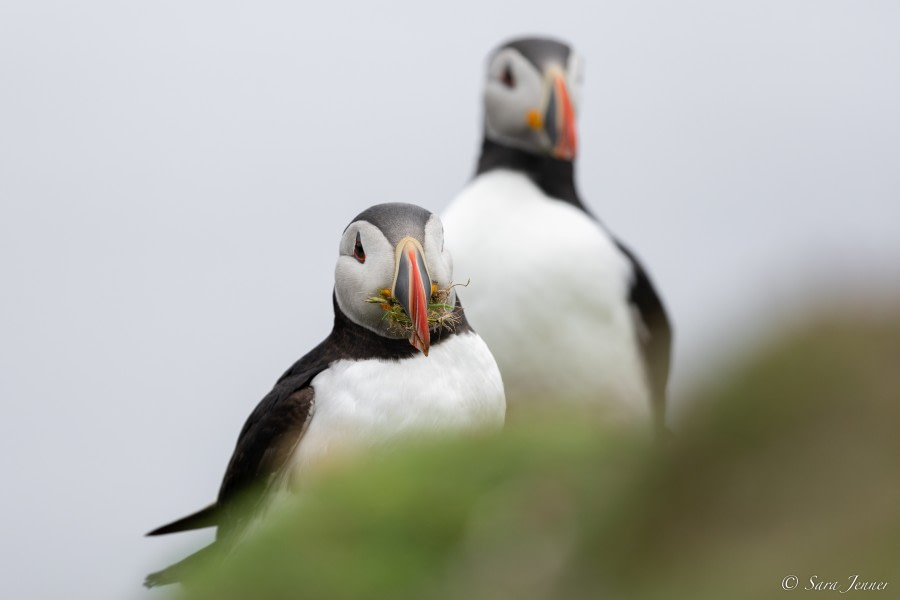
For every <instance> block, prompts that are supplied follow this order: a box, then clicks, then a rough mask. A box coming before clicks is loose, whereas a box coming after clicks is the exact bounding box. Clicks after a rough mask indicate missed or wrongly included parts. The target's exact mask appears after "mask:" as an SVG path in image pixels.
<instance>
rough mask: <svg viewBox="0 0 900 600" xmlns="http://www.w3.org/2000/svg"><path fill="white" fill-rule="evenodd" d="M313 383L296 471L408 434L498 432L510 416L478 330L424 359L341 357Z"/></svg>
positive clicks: (453, 338) (447, 342) (442, 345)
mask: <svg viewBox="0 0 900 600" xmlns="http://www.w3.org/2000/svg"><path fill="white" fill-rule="evenodd" d="M311 385H312V387H313V389H314V390H315V412H314V415H313V417H312V419H311V421H310V424H309V427H308V429H307V431H306V433H305V434H304V436H303V438H302V439H301V440H300V443H299V444H298V446H297V448H296V450H295V451H294V455H293V457H292V463H293V464H292V467H293V469H292V470H293V473H295V474H296V473H298V472H302V471H303V470H304V469H306V468H308V467H310V466H311V465H313V464H317V463H319V462H320V461H322V459H323V458H325V457H326V456H328V455H330V454H332V453H336V454H343V453H344V452H345V451H347V450H352V449H358V448H360V447H371V446H377V445H381V444H384V443H387V442H391V441H394V440H397V439H400V438H402V437H404V436H408V435H411V434H418V433H442V432H454V431H461V430H470V429H481V428H487V429H497V428H499V427H501V426H502V425H503V420H504V416H505V414H506V401H505V398H504V393H503V383H502V380H501V378H500V371H499V370H498V368H497V363H496V362H495V361H494V358H493V356H491V353H490V351H488V349H487V345H486V344H485V343H484V341H482V339H481V338H480V337H479V336H478V335H477V334H475V333H462V334H458V335H454V336H451V337H450V338H448V339H446V340H445V341H442V342H441V343H439V344H436V345H433V346H432V347H431V350H430V352H429V355H428V356H427V357H426V356H425V355H423V354H421V353H418V354H415V355H414V356H411V357H410V358H405V359H402V360H381V359H373V360H340V361H337V362H335V363H333V364H332V365H331V366H330V367H329V368H328V369H326V370H325V371H323V372H322V373H320V374H319V375H317V376H316V377H315V378H313V380H312V382H311Z"/></svg>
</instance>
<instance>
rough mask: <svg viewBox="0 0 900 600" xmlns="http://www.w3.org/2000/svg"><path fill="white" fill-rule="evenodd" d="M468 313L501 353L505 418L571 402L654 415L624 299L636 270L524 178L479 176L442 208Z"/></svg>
mask: <svg viewBox="0 0 900 600" xmlns="http://www.w3.org/2000/svg"><path fill="white" fill-rule="evenodd" d="M442 220H443V222H444V232H445V234H444V235H445V241H446V244H447V247H448V249H449V251H450V253H451V254H452V256H453V262H454V279H455V280H456V281H463V282H464V281H466V279H467V278H470V279H471V283H470V285H469V287H467V288H459V296H460V298H461V300H462V303H463V307H464V308H465V311H466V315H467V316H468V318H469V321H470V322H471V324H472V327H473V328H474V329H475V331H477V332H478V333H479V334H480V335H481V336H482V337H483V338H484V340H485V342H487V344H488V347H489V348H490V349H491V352H492V353H493V354H494V357H495V358H496V359H497V364H498V365H499V366H500V371H501V373H502V374H503V381H504V384H505V386H506V397H507V402H508V403H509V405H510V411H511V413H514V412H515V411H516V410H517V409H518V408H519V407H520V406H526V405H529V404H531V405H534V404H538V405H543V406H546V405H548V404H553V403H559V402H569V403H576V404H578V405H581V406H588V407H590V408H596V409H598V410H599V411H600V412H601V413H602V414H603V416H604V418H612V419H624V420H627V421H633V420H635V419H639V420H641V421H644V420H649V418H650V414H651V411H650V394H649V388H648V385H647V378H646V375H645V371H644V366H643V361H642V358H641V355H640V351H639V348H638V340H637V332H636V330H635V326H634V321H633V315H632V309H631V306H630V305H629V303H628V294H629V286H630V281H631V277H632V267H631V264H630V262H629V261H628V259H627V257H625V256H624V255H623V254H622V253H621V251H619V249H618V247H617V246H616V245H615V243H614V241H613V240H612V239H611V237H610V236H609V235H607V234H606V232H605V231H603V229H602V228H601V227H600V226H599V225H598V224H597V222H596V221H594V220H593V219H591V218H590V217H588V216H587V215H585V214H584V213H583V212H582V211H580V210H579V209H577V208H575V207H573V206H570V205H568V204H566V203H564V202H561V201H558V200H553V199H550V198H548V197H547V196H546V195H544V193H543V192H542V191H541V190H540V189H539V188H538V187H537V186H535V185H534V183H533V182H531V181H530V180H529V179H528V178H527V177H526V176H525V175H522V174H519V173H515V172H513V171H493V172H490V173H487V174H484V175H481V176H479V177H478V178H476V179H475V180H474V181H473V182H472V183H471V184H470V185H469V186H468V187H467V188H466V189H465V190H463V192H462V193H461V194H460V195H459V196H458V197H457V198H456V199H455V200H454V202H453V203H452V204H451V205H450V207H449V208H448V209H447V211H446V213H445V214H444V215H443V217H442Z"/></svg>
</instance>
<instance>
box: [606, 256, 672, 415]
mask: <svg viewBox="0 0 900 600" xmlns="http://www.w3.org/2000/svg"><path fill="white" fill-rule="evenodd" d="M616 245H617V246H618V247H619V250H621V251H622V253H623V254H625V256H627V257H628V259H629V260H630V261H631V264H632V266H633V267H634V281H632V282H631V291H630V293H629V296H628V300H629V302H631V304H632V305H633V306H634V307H635V308H636V309H637V311H638V314H639V316H640V323H638V324H637V326H638V341H639V342H640V344H641V352H642V353H643V355H644V364H645V366H646V369H647V376H648V378H649V379H650V391H651V393H652V395H653V414H654V417H655V420H656V425H657V427H658V428H659V429H660V430H661V431H662V430H664V429H665V420H666V384H667V382H668V380H669V362H670V360H671V355H672V326H671V324H670V323H669V317H668V315H667V314H666V308H665V306H663V303H662V300H661V299H660V297H659V296H658V295H657V293H656V290H655V289H654V287H653V282H652V281H650V276H649V275H647V272H646V271H645V270H644V267H643V265H641V262H640V261H639V260H638V259H637V257H636V256H635V255H634V254H632V252H631V251H630V250H629V249H628V248H627V247H626V246H625V245H624V244H622V242H620V241H618V240H616Z"/></svg>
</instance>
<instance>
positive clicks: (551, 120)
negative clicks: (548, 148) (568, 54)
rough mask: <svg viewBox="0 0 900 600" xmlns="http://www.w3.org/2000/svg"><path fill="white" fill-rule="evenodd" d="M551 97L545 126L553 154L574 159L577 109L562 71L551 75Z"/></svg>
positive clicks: (545, 113)
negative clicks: (573, 105)
mask: <svg viewBox="0 0 900 600" xmlns="http://www.w3.org/2000/svg"><path fill="white" fill-rule="evenodd" d="M549 85H550V98H549V100H548V102H547V110H546V111H545V112H544V119H543V121H544V128H545V129H546V131H547V135H548V136H550V143H551V144H552V146H553V156H554V157H555V158H559V159H562V160H573V159H574V158H575V151H576V150H577V146H578V144H577V140H576V138H575V109H574V108H572V99H571V98H570V97H569V88H568V87H567V86H566V80H565V78H564V76H563V75H562V73H553V74H551V75H550V77H549Z"/></svg>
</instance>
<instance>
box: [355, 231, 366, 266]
mask: <svg viewBox="0 0 900 600" xmlns="http://www.w3.org/2000/svg"><path fill="white" fill-rule="evenodd" d="M353 258H355V259H356V260H358V261H359V262H361V263H364V262H366V251H365V250H363V245H362V242H361V241H360V239H359V232H358V231H357V232H356V245H355V246H354V247H353Z"/></svg>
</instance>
